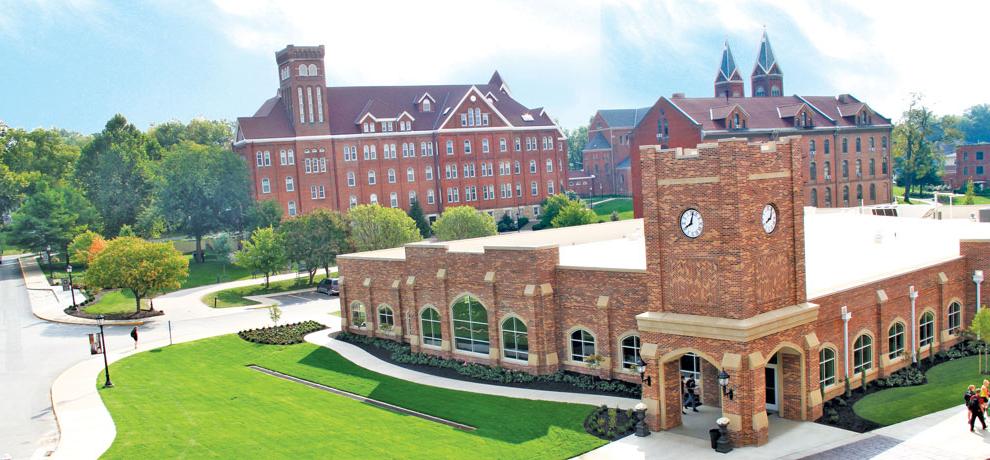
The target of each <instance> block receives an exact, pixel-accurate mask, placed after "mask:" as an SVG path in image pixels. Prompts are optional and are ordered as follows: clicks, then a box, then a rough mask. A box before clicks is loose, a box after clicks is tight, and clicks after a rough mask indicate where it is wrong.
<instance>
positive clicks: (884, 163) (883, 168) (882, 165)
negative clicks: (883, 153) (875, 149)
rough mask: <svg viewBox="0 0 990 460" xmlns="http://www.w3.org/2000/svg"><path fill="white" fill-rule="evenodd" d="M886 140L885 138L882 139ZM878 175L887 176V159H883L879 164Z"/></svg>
mask: <svg viewBox="0 0 990 460" xmlns="http://www.w3.org/2000/svg"><path fill="white" fill-rule="evenodd" d="M884 139H886V138H884ZM880 174H883V175H887V157H883V159H881V162H880Z"/></svg>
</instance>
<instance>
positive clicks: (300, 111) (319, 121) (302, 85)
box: [275, 45, 328, 136]
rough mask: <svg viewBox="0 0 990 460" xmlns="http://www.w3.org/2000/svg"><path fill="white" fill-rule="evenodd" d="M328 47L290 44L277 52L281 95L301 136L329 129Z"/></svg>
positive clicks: (292, 122)
mask: <svg viewBox="0 0 990 460" xmlns="http://www.w3.org/2000/svg"><path fill="white" fill-rule="evenodd" d="M324 53H325V51H324V47H323V45H320V46H295V45H289V46H286V47H285V48H284V49H282V50H280V51H277V52H276V53H275V62H276V63H277V64H278V76H279V89H278V91H279V96H281V98H282V101H283V104H284V105H285V109H286V111H287V112H288V113H287V115H288V116H289V122H290V123H291V124H292V127H293V128H294V129H295V131H296V135H297V136H306V135H318V134H326V133H327V132H328V128H327V126H328V124H327V113H328V112H327V107H325V106H326V101H327V99H326V88H327V81H326V76H325V74H324V66H323V57H324Z"/></svg>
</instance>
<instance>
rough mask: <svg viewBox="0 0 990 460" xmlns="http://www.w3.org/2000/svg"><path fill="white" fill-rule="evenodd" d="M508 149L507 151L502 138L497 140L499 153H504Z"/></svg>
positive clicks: (507, 147) (506, 145)
mask: <svg viewBox="0 0 990 460" xmlns="http://www.w3.org/2000/svg"><path fill="white" fill-rule="evenodd" d="M508 149H509V146H508V144H507V143H506V142H505V138H504V137H500V138H498V151H499V152H504V151H506V150H508Z"/></svg>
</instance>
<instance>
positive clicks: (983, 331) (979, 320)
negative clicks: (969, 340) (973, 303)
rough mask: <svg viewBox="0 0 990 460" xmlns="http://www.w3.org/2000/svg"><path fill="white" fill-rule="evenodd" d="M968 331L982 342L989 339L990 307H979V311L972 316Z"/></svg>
mask: <svg viewBox="0 0 990 460" xmlns="http://www.w3.org/2000/svg"><path fill="white" fill-rule="evenodd" d="M969 332H971V333H972V334H973V335H975V336H977V337H979V338H980V340H982V341H983V342H984V343H986V342H988V341H990V309H987V307H986V306H982V307H980V312H979V313H977V314H976V315H975V316H973V322H972V323H971V324H970V326H969Z"/></svg>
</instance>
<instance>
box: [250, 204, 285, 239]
mask: <svg viewBox="0 0 990 460" xmlns="http://www.w3.org/2000/svg"><path fill="white" fill-rule="evenodd" d="M281 224H282V206H281V205H279V204H278V202H277V201H275V200H261V201H255V202H252V203H250V204H249V205H248V206H247V211H246V212H245V216H244V226H245V228H244V230H246V231H247V232H248V233H250V232H253V231H255V230H256V229H259V228H265V227H272V228H278V226H279V225H281Z"/></svg>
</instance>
